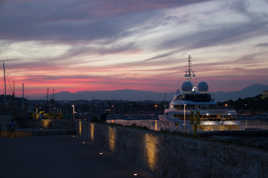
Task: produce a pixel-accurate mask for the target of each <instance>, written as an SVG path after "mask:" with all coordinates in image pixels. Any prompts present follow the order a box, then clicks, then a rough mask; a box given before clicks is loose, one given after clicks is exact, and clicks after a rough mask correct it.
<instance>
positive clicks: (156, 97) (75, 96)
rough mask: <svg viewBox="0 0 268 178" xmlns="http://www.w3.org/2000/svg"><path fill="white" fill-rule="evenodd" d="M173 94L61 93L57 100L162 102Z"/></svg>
mask: <svg viewBox="0 0 268 178" xmlns="http://www.w3.org/2000/svg"><path fill="white" fill-rule="evenodd" d="M172 96H173V93H160V92H152V91H141V90H113V91H82V92H76V93H70V92H60V93H56V94H55V97H56V99H57V100H79V99H83V100H93V99H98V100H129V101H143V100H153V101H162V100H169V99H170V98H171V97H172Z"/></svg>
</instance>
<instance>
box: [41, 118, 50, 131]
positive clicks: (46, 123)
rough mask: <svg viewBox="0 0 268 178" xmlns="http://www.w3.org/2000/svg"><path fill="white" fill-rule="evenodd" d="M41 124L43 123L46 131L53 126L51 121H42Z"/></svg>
mask: <svg viewBox="0 0 268 178" xmlns="http://www.w3.org/2000/svg"><path fill="white" fill-rule="evenodd" d="M41 123H42V127H43V128H45V129H47V128H49V126H50V124H51V120H47V119H43V120H42V121H41Z"/></svg>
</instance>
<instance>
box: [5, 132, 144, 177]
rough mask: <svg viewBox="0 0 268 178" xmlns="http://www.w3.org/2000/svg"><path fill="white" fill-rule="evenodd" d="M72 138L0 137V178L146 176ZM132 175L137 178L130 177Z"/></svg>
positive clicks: (91, 146) (107, 153)
mask: <svg viewBox="0 0 268 178" xmlns="http://www.w3.org/2000/svg"><path fill="white" fill-rule="evenodd" d="M99 152H103V150H101V148H96V147H95V146H94V145H92V144H87V143H83V142H81V141H79V140H77V139H76V138H73V137H72V136H31V137H20V138H0V159H1V161H0V178H37V177H38V178H54V177H55V178H61V177H62V178H128V177H149V176H148V174H146V173H145V172H142V171H141V170H138V169H137V168H135V167H132V165H131V160H130V163H129V165H123V164H121V163H120V162H118V161H116V155H114V154H113V153H109V152H103V155H99ZM135 172H138V173H139V176H134V175H133V174H134V173H135Z"/></svg>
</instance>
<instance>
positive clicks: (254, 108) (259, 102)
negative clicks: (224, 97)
mask: <svg viewBox="0 0 268 178" xmlns="http://www.w3.org/2000/svg"><path fill="white" fill-rule="evenodd" d="M219 104H220V105H222V106H226V107H230V108H234V109H235V110H237V111H238V112H239V113H250V114H258V113H267V112H268V97H266V98H265V97H263V96H262V95H258V96H255V97H249V98H245V99H241V98H239V99H238V100H236V101H233V100H228V101H225V102H221V103H219Z"/></svg>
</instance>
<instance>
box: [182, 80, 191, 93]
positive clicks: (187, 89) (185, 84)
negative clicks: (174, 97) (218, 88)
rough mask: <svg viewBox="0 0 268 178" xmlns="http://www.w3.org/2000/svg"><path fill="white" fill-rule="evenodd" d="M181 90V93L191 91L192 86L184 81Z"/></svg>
mask: <svg viewBox="0 0 268 178" xmlns="http://www.w3.org/2000/svg"><path fill="white" fill-rule="evenodd" d="M181 89H182V91H192V89H193V84H192V83H191V82H190V81H186V82H184V83H183V84H182V87H181Z"/></svg>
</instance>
